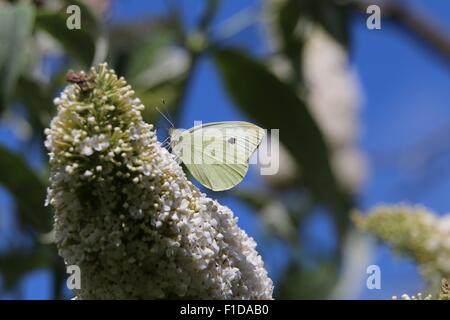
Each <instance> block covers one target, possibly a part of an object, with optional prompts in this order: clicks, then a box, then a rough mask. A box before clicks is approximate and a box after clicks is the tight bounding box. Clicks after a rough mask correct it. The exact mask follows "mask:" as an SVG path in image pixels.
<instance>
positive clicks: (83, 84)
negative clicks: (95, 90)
mask: <svg viewBox="0 0 450 320" xmlns="http://www.w3.org/2000/svg"><path fill="white" fill-rule="evenodd" d="M66 80H67V81H68V82H70V83H74V84H77V85H78V86H79V87H80V89H81V91H83V92H86V91H89V90H90V89H92V84H91V83H90V82H89V77H88V76H87V75H86V73H85V72H84V71H80V72H75V71H73V70H69V71H68V72H67V74H66Z"/></svg>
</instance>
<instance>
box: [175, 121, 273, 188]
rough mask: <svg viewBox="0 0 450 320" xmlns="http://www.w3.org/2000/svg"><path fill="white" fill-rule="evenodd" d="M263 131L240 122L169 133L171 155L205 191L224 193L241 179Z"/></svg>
mask: <svg viewBox="0 0 450 320" xmlns="http://www.w3.org/2000/svg"><path fill="white" fill-rule="evenodd" d="M263 137H264V129H262V128H260V127H258V126H256V125H254V124H251V123H248V122H243V121H227V122H212V123H206V124H202V125H198V126H195V127H193V128H191V129H188V130H172V131H171V132H170V146H171V149H172V152H173V153H174V154H175V155H176V156H177V157H178V158H179V159H180V160H181V161H182V162H183V163H184V164H185V166H186V168H187V169H188V170H189V172H190V173H191V174H192V176H193V177H194V178H195V179H197V180H198V181H199V182H200V183H201V184H202V185H204V186H205V187H206V188H208V189H211V190H214V191H223V190H228V189H231V188H233V187H234V186H235V185H237V184H238V183H239V182H241V181H242V180H243V179H244V176H245V174H246V173H247V171H248V161H249V158H250V156H251V155H252V154H253V153H254V152H255V150H256V149H257V148H258V146H259V144H260V143H261V141H262V139H263Z"/></svg>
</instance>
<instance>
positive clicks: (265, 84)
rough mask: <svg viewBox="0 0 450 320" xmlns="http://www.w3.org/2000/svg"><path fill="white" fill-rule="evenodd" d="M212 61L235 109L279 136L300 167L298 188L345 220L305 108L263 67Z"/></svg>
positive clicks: (344, 198) (237, 60)
mask: <svg viewBox="0 0 450 320" xmlns="http://www.w3.org/2000/svg"><path fill="white" fill-rule="evenodd" d="M214 58H215V61H216V63H217V65H218V67H219V69H220V71H221V74H222V77H223V81H224V84H225V86H226V88H227V89H228V92H229V94H230V96H231V97H232V98H233V100H234V101H235V103H236V104H237V105H238V106H240V107H241V109H242V110H243V111H245V112H246V113H247V114H249V115H250V116H252V117H253V118H254V119H256V120H257V123H258V124H260V125H261V126H263V127H264V128H270V129H272V128H273V129H279V130H280V139H281V141H282V142H283V144H284V145H285V146H286V147H287V148H288V149H289V151H290V152H291V153H292V155H293V156H294V157H295V159H296V160H297V161H298V163H299V164H300V166H301V167H302V172H303V178H304V182H305V184H306V185H307V186H308V187H309V189H310V190H311V191H312V193H313V195H314V196H315V199H316V200H318V201H322V202H324V203H326V204H328V206H329V207H330V208H331V209H333V210H335V212H337V213H338V214H340V215H345V216H346V215H347V211H348V209H349V207H350V199H349V196H348V195H347V194H345V193H344V191H343V190H342V189H341V187H340V186H339V184H338V182H337V179H336V177H335V176H334V173H333V171H332V169H331V166H330V161H329V152H328V148H327V145H326V143H325V140H324V137H323V135H322V133H321V131H320V129H319V127H318V125H317V124H316V122H315V120H314V119H313V117H312V116H311V114H310V112H309V110H308V108H307V106H306V104H305V102H304V101H303V100H302V99H300V98H299V97H298V95H297V94H296V93H295V91H294V90H293V89H292V88H291V87H290V86H289V85H288V84H286V83H284V82H282V81H280V80H279V79H278V78H277V77H275V76H274V75H273V74H272V73H270V72H269V71H268V69H267V68H266V67H265V66H264V65H263V64H261V63H259V62H257V61H255V60H254V59H252V58H251V57H249V56H247V55H245V54H243V53H240V52H238V51H234V50H230V49H222V50H217V51H215V52H214ZM344 220H347V219H344ZM347 222H348V221H342V224H343V225H345V224H347Z"/></svg>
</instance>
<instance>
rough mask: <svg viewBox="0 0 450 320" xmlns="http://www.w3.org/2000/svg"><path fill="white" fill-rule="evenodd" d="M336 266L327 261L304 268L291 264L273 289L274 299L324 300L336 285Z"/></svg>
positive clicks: (294, 263)
mask: <svg viewBox="0 0 450 320" xmlns="http://www.w3.org/2000/svg"><path fill="white" fill-rule="evenodd" d="M336 273H337V270H336V265H335V264H333V263H330V262H328V261H324V262H320V263H316V264H315V265H314V266H313V267H309V268H305V267H303V266H301V265H300V264H298V263H296V262H292V263H291V264H290V265H289V266H288V268H287V270H286V271H285V272H284V273H283V276H282V278H281V279H280V280H279V282H278V285H277V286H276V287H275V294H274V295H275V298H276V299H326V298H327V297H328V296H329V294H330V293H331V291H332V290H333V288H334V285H335V283H336Z"/></svg>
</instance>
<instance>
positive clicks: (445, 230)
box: [354, 205, 450, 293]
mask: <svg viewBox="0 0 450 320" xmlns="http://www.w3.org/2000/svg"><path fill="white" fill-rule="evenodd" d="M354 220H355V222H356V224H357V226H358V227H360V228H361V229H362V230H364V231H366V232H369V233H371V234H373V235H375V236H376V237H377V238H379V239H380V240H382V241H384V242H386V243H388V244H389V245H390V246H392V248H393V249H394V250H395V251H396V252H398V253H400V254H403V255H406V256H408V257H410V258H412V259H413V260H414V261H416V262H417V264H418V266H419V269H420V272H421V274H422V275H423V277H424V278H425V279H426V280H427V281H428V283H429V285H430V291H431V292H433V293H436V292H438V290H439V289H440V288H441V287H442V288H443V286H444V285H443V282H444V281H446V279H450V214H447V215H444V216H441V217H439V216H437V215H435V214H433V213H432V212H430V211H428V210H427V209H425V208H423V207H419V206H417V207H411V206H406V205H397V206H380V207H377V208H375V209H373V210H372V211H371V212H369V214H368V215H367V216H362V215H360V214H357V215H355V219H354ZM443 279H444V280H443ZM441 292H443V289H441Z"/></svg>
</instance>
